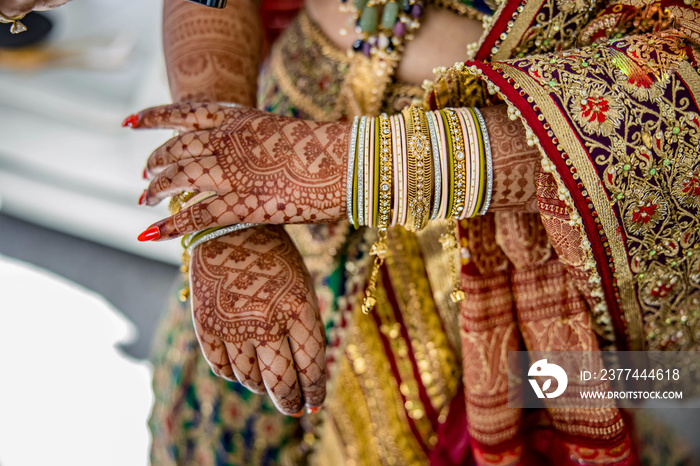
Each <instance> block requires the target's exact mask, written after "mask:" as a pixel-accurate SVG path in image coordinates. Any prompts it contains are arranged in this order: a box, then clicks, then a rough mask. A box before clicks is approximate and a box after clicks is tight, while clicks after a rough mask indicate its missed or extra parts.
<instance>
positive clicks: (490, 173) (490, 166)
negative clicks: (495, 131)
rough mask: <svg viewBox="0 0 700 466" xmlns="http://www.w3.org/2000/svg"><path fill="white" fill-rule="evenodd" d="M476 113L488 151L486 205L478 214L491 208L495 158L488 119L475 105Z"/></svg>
mask: <svg viewBox="0 0 700 466" xmlns="http://www.w3.org/2000/svg"><path fill="white" fill-rule="evenodd" d="M474 113H476V118H477V120H479V126H481V133H482V134H483V136H484V152H486V199H484V205H483V207H482V208H481V210H480V211H479V213H478V215H484V214H485V213H486V211H487V210H489V206H490V205H491V195H492V193H493V158H492V156H491V141H490V140H489V132H488V129H487V128H486V120H484V116H483V115H482V114H481V112H480V111H479V109H478V108H476V107H474Z"/></svg>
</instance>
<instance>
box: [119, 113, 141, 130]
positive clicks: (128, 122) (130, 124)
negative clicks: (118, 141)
mask: <svg viewBox="0 0 700 466" xmlns="http://www.w3.org/2000/svg"><path fill="white" fill-rule="evenodd" d="M138 123H139V116H138V115H136V114H134V115H129V116H128V117H126V119H125V120H124V122H123V123H122V126H123V127H124V128H134V127H136V125H137V124H138Z"/></svg>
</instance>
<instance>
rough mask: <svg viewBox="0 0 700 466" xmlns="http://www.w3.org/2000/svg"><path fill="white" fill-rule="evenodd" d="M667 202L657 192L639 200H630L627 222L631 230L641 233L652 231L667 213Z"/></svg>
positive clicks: (626, 216)
mask: <svg viewBox="0 0 700 466" xmlns="http://www.w3.org/2000/svg"><path fill="white" fill-rule="evenodd" d="M666 212H667V209H666V202H665V201H664V200H663V198H662V197H661V196H660V195H659V194H657V193H649V194H646V195H644V196H643V197H642V199H641V200H640V201H639V202H636V203H635V202H630V203H629V205H628V206H627V213H626V215H625V224H626V225H627V228H628V229H629V231H631V232H633V233H635V234H640V233H644V232H646V231H651V230H653V228H654V227H655V226H656V225H657V224H658V222H659V220H661V219H662V218H663V217H664V216H665V215H666Z"/></svg>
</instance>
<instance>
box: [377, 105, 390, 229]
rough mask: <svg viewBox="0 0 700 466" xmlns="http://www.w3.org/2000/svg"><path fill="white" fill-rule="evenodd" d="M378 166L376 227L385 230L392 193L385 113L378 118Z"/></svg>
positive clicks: (387, 120)
mask: <svg viewBox="0 0 700 466" xmlns="http://www.w3.org/2000/svg"><path fill="white" fill-rule="evenodd" d="M379 126H380V128H379V137H380V138H381V139H380V141H381V143H380V148H379V157H378V159H379V166H380V169H379V170H380V173H379V176H378V177H377V179H378V180H379V193H380V194H379V215H378V221H377V226H378V227H379V228H386V227H387V226H388V225H389V223H391V222H390V216H391V201H392V192H393V189H394V187H393V185H392V183H393V179H394V178H393V176H394V175H393V173H392V161H393V159H392V154H391V125H390V123H389V117H388V116H387V115H386V113H382V114H381V115H380V116H379Z"/></svg>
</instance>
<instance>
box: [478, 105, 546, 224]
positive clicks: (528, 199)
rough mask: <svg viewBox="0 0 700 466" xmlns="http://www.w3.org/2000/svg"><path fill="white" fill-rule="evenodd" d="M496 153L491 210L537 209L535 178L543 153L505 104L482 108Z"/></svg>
mask: <svg viewBox="0 0 700 466" xmlns="http://www.w3.org/2000/svg"><path fill="white" fill-rule="evenodd" d="M481 113H482V114H483V116H484V120H485V121H486V127H487V128H488V133H489V139H490V141H491V153H492V156H493V195H492V198H491V207H490V208H489V210H490V211H496V210H510V211H516V212H538V210H537V196H536V194H537V188H536V186H535V180H536V179H537V174H538V173H539V165H540V159H541V155H540V152H539V150H538V149H537V148H536V147H534V146H528V145H527V138H526V136H525V127H524V126H523V124H522V123H521V122H520V121H519V120H511V119H510V118H509V117H508V110H507V107H506V105H497V106H494V107H489V108H483V109H481Z"/></svg>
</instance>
